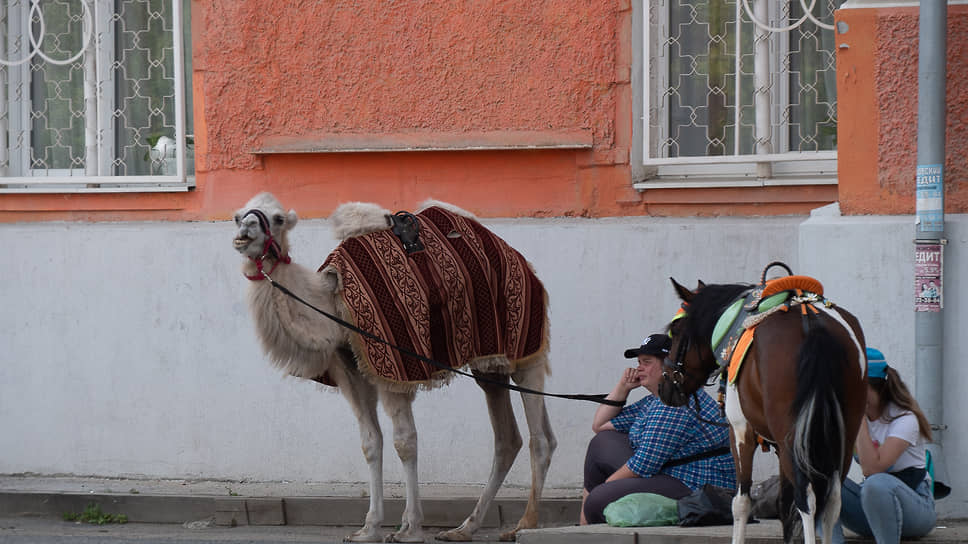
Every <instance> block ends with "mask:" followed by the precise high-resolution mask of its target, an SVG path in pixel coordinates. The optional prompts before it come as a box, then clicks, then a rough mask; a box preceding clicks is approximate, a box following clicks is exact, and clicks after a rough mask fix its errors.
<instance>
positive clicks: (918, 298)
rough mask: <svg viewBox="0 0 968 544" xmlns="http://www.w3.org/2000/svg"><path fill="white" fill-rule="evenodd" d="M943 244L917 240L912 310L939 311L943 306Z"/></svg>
mask: <svg viewBox="0 0 968 544" xmlns="http://www.w3.org/2000/svg"><path fill="white" fill-rule="evenodd" d="M943 247H944V246H943V245H942V244H941V243H921V242H918V244H917V249H916V250H915V256H914V311H916V312H940V311H941V308H943V307H944V303H943V295H942V287H941V277H942V273H941V272H942V270H943V269H944V253H943V249H942V248H943Z"/></svg>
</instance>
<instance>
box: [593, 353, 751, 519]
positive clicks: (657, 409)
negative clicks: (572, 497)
mask: <svg viewBox="0 0 968 544" xmlns="http://www.w3.org/2000/svg"><path fill="white" fill-rule="evenodd" d="M670 344H671V340H670V339H669V337H668V336H667V335H665V334H653V335H652V336H649V337H648V338H646V339H645V340H644V341H643V342H642V345H641V346H640V347H638V348H632V349H628V350H626V351H625V357H626V358H627V359H638V363H639V364H638V367H636V368H627V369H625V371H624V373H623V374H622V377H621V379H620V380H619V382H618V384H617V385H616V386H615V389H613V390H612V392H611V393H609V395H608V398H609V399H613V400H621V401H624V400H626V399H627V398H628V395H629V393H630V392H631V391H632V390H633V389H635V388H637V387H640V386H641V387H645V388H646V389H647V390H648V391H649V392H650V393H652V394H651V395H647V396H646V397H644V398H643V399H642V400H640V401H638V402H636V403H634V404H630V405H627V406H625V407H623V408H618V407H616V406H608V405H604V404H603V405H601V406H599V408H598V410H597V411H596V412H595V418H594V422H593V423H592V430H593V431H595V433H596V434H595V437H594V438H592V440H591V443H590V444H589V445H588V452H587V453H586V454H585V489H584V493H583V498H582V513H581V524H582V525H584V524H586V523H604V522H605V515H604V513H603V512H604V510H605V507H606V506H608V504H609V503H611V502H612V501H615V500H617V499H619V498H621V497H624V496H625V495H628V494H630V493H657V494H659V495H664V496H666V497H669V498H672V499H677V500H678V499H680V498H682V497H685V496H686V495H689V494H690V493H692V492H693V491H695V490H697V489H699V488H701V487H702V486H703V485H704V484H713V485H717V486H720V487H725V488H727V489H735V488H736V472H735V468H734V465H733V457H732V455H731V454H730V453H729V451H728V446H729V427H727V426H726V421H725V420H724V419H723V417H722V415H721V414H720V409H719V405H718V404H717V403H716V401H714V400H713V399H712V397H710V396H709V395H708V394H707V393H706V392H705V391H703V390H702V389H700V390H699V391H698V393H697V395H696V397H694V398H693V399H690V401H689V404H688V405H686V406H680V407H672V406H666V405H665V404H662V401H660V400H659V397H658V385H659V382H660V380H661V379H662V361H663V359H665V357H666V356H667V355H668V354H669V347H670ZM697 401H698V408H697V406H696V402H697ZM724 447H725V448H727V449H726V450H723V449H722V448H724Z"/></svg>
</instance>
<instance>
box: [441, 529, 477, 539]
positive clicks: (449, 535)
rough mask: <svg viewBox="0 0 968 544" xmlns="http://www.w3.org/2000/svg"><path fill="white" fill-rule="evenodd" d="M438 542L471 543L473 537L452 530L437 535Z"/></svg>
mask: <svg viewBox="0 0 968 544" xmlns="http://www.w3.org/2000/svg"><path fill="white" fill-rule="evenodd" d="M437 540H443V541H445V542H470V541H471V540H472V539H471V535H469V534H468V533H465V532H464V531H461V530H460V529H450V530H449V531H441V532H439V533H437Z"/></svg>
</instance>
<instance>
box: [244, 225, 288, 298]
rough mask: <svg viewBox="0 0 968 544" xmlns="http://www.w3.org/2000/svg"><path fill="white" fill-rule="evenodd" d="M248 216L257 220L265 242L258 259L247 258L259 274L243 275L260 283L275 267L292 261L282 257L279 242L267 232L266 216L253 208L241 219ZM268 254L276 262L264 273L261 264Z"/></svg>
mask: <svg viewBox="0 0 968 544" xmlns="http://www.w3.org/2000/svg"><path fill="white" fill-rule="evenodd" d="M249 215H254V216H255V217H256V219H258V220H259V227H260V228H261V229H262V233H263V234H265V235H266V241H265V243H264V244H263V245H262V255H261V256H259V258H258V259H256V258H253V257H249V260H250V261H252V262H254V263H255V268H256V270H258V271H259V273H258V274H255V275H252V276H250V275H248V274H245V277H246V278H248V279H250V280H252V281H261V280H264V279H265V277H266V276H268V275H269V274H272V273H273V272H274V271H275V269H276V267H277V266H279V263H280V262H283V263H286V264H289V263H291V262H292V259H291V258H290V257H289V255H288V254H286V255H282V247H280V246H279V242H276V240H275V239H274V238H273V237H272V231H270V230H269V218H268V217H266V214H264V213H262V210H257V209H255V208H253V209H251V210H249V211H247V212H245V215H243V216H242V218H243V219H244V218H246V217H248V216H249ZM270 252H271V253H272V254H273V255H272V256H273V257H275V259H276V262H275V263H274V264H273V265H272V268H270V269H269V271H268V272H265V271H264V270H262V263H263V262H264V261H265V259H266V257H268V256H269V253H270Z"/></svg>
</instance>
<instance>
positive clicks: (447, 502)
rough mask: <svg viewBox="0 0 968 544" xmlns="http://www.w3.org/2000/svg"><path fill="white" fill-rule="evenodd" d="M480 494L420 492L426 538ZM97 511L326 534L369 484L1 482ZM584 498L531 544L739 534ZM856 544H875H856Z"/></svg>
mask: <svg viewBox="0 0 968 544" xmlns="http://www.w3.org/2000/svg"><path fill="white" fill-rule="evenodd" d="M480 489H481V488H480V486H453V485H433V484H429V485H422V486H421V499H422V503H423V509H424V517H425V526H426V527H427V528H428V534H433V533H434V530H433V529H432V528H439V527H456V526H457V525H459V524H460V523H461V522H462V521H463V519H464V517H465V516H467V514H468V513H470V511H471V510H472V509H473V507H474V504H475V503H476V501H477V497H478V495H479V493H480ZM527 492H528V490H527V489H526V488H514V487H507V488H502V490H501V492H500V493H499V494H498V496H497V498H496V499H495V501H494V503H493V505H492V507H491V508H490V511H489V512H488V514H487V516H485V519H484V520H483V527H482V529H483V531H482V535H481V536H482V537H484V538H482V539H483V540H493V538H492V537H490V536H485V534H487V535H494V534H496V533H497V532H498V531H497V529H502V528H503V529H508V528H510V527H513V526H514V524H515V523H516V522H517V520H518V518H520V517H521V515H522V513H523V512H524V507H525V504H526V502H527ZM385 495H386V503H385V520H386V521H385V524H386V525H387V526H394V525H396V524H397V523H398V522H399V519H400V516H401V514H402V511H403V498H402V497H403V487H402V485H399V484H388V485H387V486H386V488H385ZM91 503H96V504H98V505H99V506H100V507H101V509H102V510H103V511H104V512H105V513H110V514H124V515H126V516H127V518H128V520H129V521H130V522H132V523H163V524H164V523H167V524H179V525H184V524H190V523H192V522H198V523H209V524H214V525H216V526H224V527H231V526H253V527H255V526H261V527H272V526H276V527H280V529H281V528H282V526H290V527H291V526H325V527H337V526H339V527H347V534H348V533H349V532H352V530H353V529H355V528H356V525H357V524H359V523H362V520H363V519H364V517H365V515H366V511H367V508H368V506H369V499H368V498H367V487H366V485H365V484H328V483H327V484H321V483H298V482H231V481H211V480H200V481H193V480H147V479H145V480H141V479H106V478H77V477H39V476H34V475H14V476H0V516H45V517H56V518H58V519H59V518H61V517H62V516H63V514H64V513H67V512H83V511H84V509H85V508H87V507H88V505H90V504H91ZM579 507H580V494H579V492H578V491H577V490H574V489H546V490H545V493H544V499H543V500H542V505H541V523H542V527H543V528H541V529H534V530H528V531H522V532H521V533H520V534H519V535H518V542H521V543H526V544H553V543H554V544H559V543H561V544H591V543H595V544H638V543H639V542H649V543H650V544H673V543H674V544H683V543H687V542H709V543H727V542H730V539H731V527H729V526H719V527H702V528H684V527H676V526H672V527H634V528H632V527H630V528H621V527H609V526H607V525H592V526H584V527H578V526H575V525H574V524H575V520H576V519H577V518H578V509H579ZM781 535H782V530H781V528H780V524H779V522H778V521H776V520H764V521H762V522H760V523H756V524H752V525H750V526H749V528H748V536H747V542H748V543H751V544H756V543H771V544H772V543H778V542H782V538H781ZM848 542H870V541H869V540H860V539H848ZM916 542H918V543H920V544H949V543H954V542H968V520H941V521H939V522H938V528H937V529H935V530H934V531H933V532H932V533H931V534H929V535H928V536H926V537H924V538H921V539H919V540H916Z"/></svg>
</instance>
